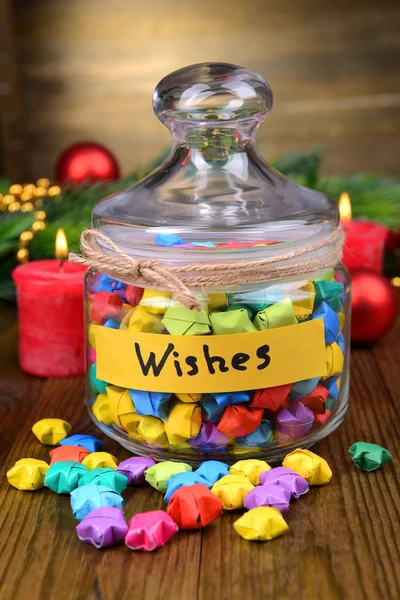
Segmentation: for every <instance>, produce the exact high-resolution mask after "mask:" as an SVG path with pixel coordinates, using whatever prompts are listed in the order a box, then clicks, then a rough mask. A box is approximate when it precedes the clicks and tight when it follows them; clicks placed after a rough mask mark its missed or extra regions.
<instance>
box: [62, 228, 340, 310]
mask: <svg viewBox="0 0 400 600" xmlns="http://www.w3.org/2000/svg"><path fill="white" fill-rule="evenodd" d="M99 241H101V242H103V243H104V244H105V245H106V246H107V247H108V248H109V249H110V250H111V251H112V252H113V253H114V254H113V255H110V254H106V253H105V252H104V251H103V250H102V249H101V248H100V246H99V244H98V242H99ZM343 241H344V233H343V230H342V229H341V228H340V227H339V228H338V229H335V230H334V231H333V232H332V233H331V234H330V236H329V237H328V238H326V239H324V240H322V241H320V242H317V243H313V244H308V245H305V246H302V247H301V248H298V249H296V250H292V251H290V252H284V253H282V254H279V255H274V256H268V257H265V258H261V259H259V260H238V261H235V262H233V261H232V262H218V263H217V262H216V263H212V262H205V263H201V262H196V263H186V264H185V265H184V266H167V265H165V264H164V263H163V262H162V261H160V260H155V259H150V258H139V259H135V258H133V257H132V256H130V255H129V254H126V252H124V251H123V250H121V248H120V247H119V246H118V245H117V244H115V243H114V242H113V241H112V240H111V239H110V238H108V237H107V236H106V235H104V234H102V233H101V232H100V231H97V230H96V229H87V230H86V231H84V232H83V233H82V236H81V254H74V253H71V254H70V255H69V260H70V261H71V262H75V263H80V264H83V265H86V266H88V267H91V268H94V269H96V270H97V271H100V272H101V273H105V274H106V275H110V276H111V277H114V278H115V279H119V280H121V281H123V282H125V283H128V284H132V285H138V286H141V287H154V288H158V289H167V290H169V291H171V292H172V294H173V296H174V297H175V298H176V300H178V301H179V302H182V304H184V306H186V307H187V308H189V309H195V310H201V308H202V307H201V303H200V301H199V299H198V298H197V297H196V295H195V293H194V292H193V291H192V290H194V289H196V288H204V287H207V286H210V287H212V286H221V287H223V286H230V285H235V284H246V283H258V282H262V281H270V280H272V279H278V278H279V277H292V276H296V275H305V274H307V273H311V272H313V271H319V270H323V269H328V268H330V267H334V266H335V265H336V264H338V263H339V262H340V260H341V258H342V246H343Z"/></svg>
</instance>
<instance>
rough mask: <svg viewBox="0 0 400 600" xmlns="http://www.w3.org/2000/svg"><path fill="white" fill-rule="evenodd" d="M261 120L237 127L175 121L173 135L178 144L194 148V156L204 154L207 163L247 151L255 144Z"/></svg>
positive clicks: (237, 125)
mask: <svg viewBox="0 0 400 600" xmlns="http://www.w3.org/2000/svg"><path fill="white" fill-rule="evenodd" d="M257 125H258V123H255V122H254V120H251V121H250V120H246V121H243V122H242V123H237V122H236V123H235V124H234V126H233V124H232V125H227V124H225V123H223V124H221V126H219V125H218V123H215V122H213V124H212V125H211V124H210V125H208V124H207V125H204V123H202V124H201V125H194V124H192V123H191V124H190V125H188V124H187V123H184V124H181V123H174V124H173V127H172V128H171V129H172V134H173V137H174V140H175V142H176V143H178V144H179V145H180V146H181V147H184V148H186V149H187V150H188V151H190V153H191V155H192V156H196V155H201V156H202V157H203V158H204V159H205V161H206V162H207V163H214V162H220V161H225V160H229V159H230V158H232V156H233V155H234V154H237V153H242V152H246V151H248V149H249V146H253V144H255V135H256V130H257Z"/></svg>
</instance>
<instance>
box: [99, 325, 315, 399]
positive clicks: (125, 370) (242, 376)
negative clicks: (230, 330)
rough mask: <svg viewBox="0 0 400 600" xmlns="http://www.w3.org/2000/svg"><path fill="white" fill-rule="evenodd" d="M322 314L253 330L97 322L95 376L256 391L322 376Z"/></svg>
mask: <svg viewBox="0 0 400 600" xmlns="http://www.w3.org/2000/svg"><path fill="white" fill-rule="evenodd" d="M325 355H326V352H325V339H324V323H323V319H316V320H312V321H306V322H304V323H299V324H297V325H290V326H288V327H279V328H277V329H269V330H265V331H257V332H252V333H234V334H229V335H210V336H207V335H203V336H175V335H163V334H157V333H139V332H133V331H122V330H118V329H110V328H108V327H101V326H99V325H98V326H96V356H97V367H96V371H97V377H98V378H99V379H102V380H103V381H106V382H107V383H112V384H114V385H118V386H121V387H125V388H130V389H136V390H148V391H152V392H171V393H175V392H177V393H200V394H204V393H213V392H233V391H241V390H255V389H259V388H265V387H273V386H276V385H283V384H285V383H293V382H294V381H301V380H303V379H310V378H312V377H321V376H324V375H326V372H327V371H326V358H325Z"/></svg>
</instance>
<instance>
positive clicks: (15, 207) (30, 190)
mask: <svg viewBox="0 0 400 600" xmlns="http://www.w3.org/2000/svg"><path fill="white" fill-rule="evenodd" d="M60 194H61V188H60V187H59V186H58V185H51V182H50V180H49V179H47V177H41V178H40V179H38V180H37V181H36V184H35V183H26V184H20V183H14V184H13V185H10V187H9V189H8V193H7V194H4V195H3V194H0V211H1V212H10V213H13V212H22V213H27V212H33V218H34V221H33V223H32V226H31V228H30V229H28V230H27V231H23V232H22V233H21V234H20V236H19V249H18V252H17V260H18V261H19V262H21V263H23V262H27V261H28V260H29V250H28V246H29V244H30V242H31V241H32V239H33V237H34V235H35V233H36V232H38V231H43V230H44V229H45V228H46V225H47V222H46V218H47V215H46V211H44V210H43V209H42V206H43V198H47V197H50V198H54V200H55V201H58V199H59V196H60Z"/></svg>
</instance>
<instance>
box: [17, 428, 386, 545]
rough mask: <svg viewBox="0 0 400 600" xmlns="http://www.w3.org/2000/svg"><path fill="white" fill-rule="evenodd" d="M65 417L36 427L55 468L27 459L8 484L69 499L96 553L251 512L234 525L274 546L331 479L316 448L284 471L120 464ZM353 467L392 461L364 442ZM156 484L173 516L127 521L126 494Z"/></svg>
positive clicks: (143, 461)
mask: <svg viewBox="0 0 400 600" xmlns="http://www.w3.org/2000/svg"><path fill="white" fill-rule="evenodd" d="M71 429H72V428H71V425H70V424H69V423H67V422H66V421H64V420H62V419H53V418H52V419H42V420H41V421H38V422H37V423H35V425H34V426H33V428H32V431H33V433H34V434H35V435H36V437H37V438H38V440H39V441H40V442H41V443H43V444H46V445H52V446H56V447H55V448H53V449H52V450H51V451H50V465H49V464H48V463H47V462H45V461H43V460H39V459H35V458H23V459H21V460H19V461H17V462H16V464H15V465H14V466H13V467H12V468H11V469H10V470H9V471H8V472H7V479H8V481H9V483H10V484H11V485H12V486H14V487H15V488H17V489H19V490H24V491H33V490H37V489H39V488H42V487H43V486H46V487H48V488H49V489H51V490H52V491H54V492H56V493H57V494H70V499H71V508H72V511H73V514H74V517H75V518H76V519H77V520H78V521H79V524H78V525H77V527H76V531H77V534H78V537H79V539H81V540H83V541H85V542H88V543H89V544H92V545H93V546H95V547H96V548H104V547H107V546H113V545H115V544H118V543H120V542H122V541H125V544H126V546H127V547H128V548H130V549H131V550H142V551H151V550H155V549H156V548H159V547H161V546H164V545H165V544H166V543H167V542H168V540H169V539H170V538H171V537H172V536H173V535H174V534H175V533H176V532H177V531H178V530H179V529H183V530H187V529H201V528H203V527H206V526H207V525H209V524H210V523H211V522H212V521H214V520H215V519H217V518H219V517H220V516H221V514H222V513H223V511H224V510H237V509H243V508H244V509H247V511H246V512H245V513H244V514H243V515H242V516H241V517H240V518H239V519H238V520H237V521H235V523H234V528H235V530H236V532H237V533H238V534H239V535H240V536H242V537H243V538H244V539H246V540H255V541H267V540H272V539H273V538H275V537H278V536H280V535H281V534H282V533H284V532H285V531H286V530H287V529H288V525H287V523H286V521H285V520H284V518H283V516H282V513H283V512H286V511H287V510H288V509H289V506H290V502H291V501H292V500H294V499H297V498H299V497H300V496H302V495H303V494H306V493H307V492H308V490H309V486H312V485H323V484H325V483H328V482H329V481H330V479H331V477H332V471H331V469H330V468H329V465H328V463H327V462H326V461H325V460H324V459H323V458H321V457H319V456H318V455H317V454H314V453H313V452H310V451H309V450H302V449H297V450H295V451H294V452H291V453H290V454H288V455H287V456H286V457H285V459H284V461H283V466H281V467H276V468H271V467H270V465H268V464H267V463H266V462H265V461H262V460H255V459H247V460H240V461H238V462H237V463H236V464H234V465H232V466H231V467H228V465H227V464H225V463H223V462H220V461H215V460H210V461H205V462H203V463H202V464H201V465H200V466H199V467H198V468H197V469H196V470H195V471H193V470H192V467H191V466H190V465H188V464H186V463H179V462H172V461H165V462H159V463H155V461H154V460H153V459H152V458H151V457H145V456H136V457H130V458H128V459H127V460H124V461H122V462H121V463H119V464H118V461H117V459H116V458H115V457H114V456H112V455H111V454H109V453H108V452H104V451H103V445H104V444H103V442H102V441H101V440H99V439H97V438H95V437H93V436H91V435H85V434H74V435H70V433H71ZM349 452H350V454H351V456H352V457H353V460H354V462H355V463H356V464H357V465H358V466H359V467H360V468H363V469H365V470H375V469H377V468H379V467H380V466H381V465H383V464H384V463H385V462H388V461H389V460H390V459H391V455H390V454H389V452H388V451H387V450H385V449H384V448H381V447H379V446H376V445H375V444H366V443H364V442H358V443H357V444H353V446H351V448H350V449H349ZM146 482H147V483H148V484H150V485H151V486H152V487H154V488H155V489H156V490H158V491H159V492H161V493H164V494H165V495H164V500H165V503H166V506H167V509H166V511H163V510H156V511H149V512H144V513H138V514H135V515H134V516H133V517H132V518H131V520H130V521H129V524H127V523H126V520H125V517H124V513H123V507H124V500H123V497H122V493H123V491H124V490H125V488H126V487H127V486H128V485H134V486H137V485H143V484H145V483H146Z"/></svg>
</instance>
